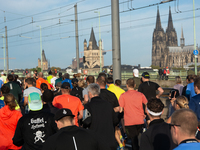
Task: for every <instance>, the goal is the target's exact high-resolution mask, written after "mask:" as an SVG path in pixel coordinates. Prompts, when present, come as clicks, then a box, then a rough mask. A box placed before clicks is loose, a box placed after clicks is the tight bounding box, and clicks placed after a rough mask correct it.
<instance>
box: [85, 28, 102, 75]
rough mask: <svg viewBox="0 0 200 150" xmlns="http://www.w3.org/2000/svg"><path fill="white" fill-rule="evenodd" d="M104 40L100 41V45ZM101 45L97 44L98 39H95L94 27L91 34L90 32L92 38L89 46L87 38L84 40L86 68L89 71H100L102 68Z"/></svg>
mask: <svg viewBox="0 0 200 150" xmlns="http://www.w3.org/2000/svg"><path fill="white" fill-rule="evenodd" d="M100 44H101V47H102V42H101V41H99V46H100ZM99 46H97V41H96V39H95V35H94V30H93V28H92V30H91V34H90V40H89V45H88V46H87V41H86V39H85V40H84V56H85V60H86V63H85V69H87V70H88V72H99V69H100V50H99ZM102 54H103V53H102V51H101V66H102V67H103V66H104V56H103V55H102Z"/></svg>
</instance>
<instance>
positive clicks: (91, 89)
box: [88, 83, 100, 99]
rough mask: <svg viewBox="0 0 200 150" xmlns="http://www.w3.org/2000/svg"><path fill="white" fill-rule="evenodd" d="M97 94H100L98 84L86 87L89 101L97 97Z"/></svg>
mask: <svg viewBox="0 0 200 150" xmlns="http://www.w3.org/2000/svg"><path fill="white" fill-rule="evenodd" d="M99 94H100V86H99V85H98V84H96V83H91V84H90V85H88V95H89V98H90V99H91V98H93V97H96V96H99Z"/></svg>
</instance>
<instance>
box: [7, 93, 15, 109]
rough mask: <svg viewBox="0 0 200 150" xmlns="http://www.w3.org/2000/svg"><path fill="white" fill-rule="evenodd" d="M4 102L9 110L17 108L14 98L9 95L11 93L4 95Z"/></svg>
mask: <svg viewBox="0 0 200 150" xmlns="http://www.w3.org/2000/svg"><path fill="white" fill-rule="evenodd" d="M4 102H5V104H6V105H8V107H9V109H10V110H15V107H16V106H17V103H16V101H15V97H14V95H13V94H11V93H9V94H6V95H5V96H4Z"/></svg>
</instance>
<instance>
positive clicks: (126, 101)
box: [119, 90, 147, 126]
mask: <svg viewBox="0 0 200 150" xmlns="http://www.w3.org/2000/svg"><path fill="white" fill-rule="evenodd" d="M146 103H147V99H146V97H145V96H144V94H142V93H140V92H137V91H135V90H128V91H127V92H125V93H123V94H121V96H120V98H119V105H120V106H121V107H122V108H123V109H124V124H125V126H131V125H139V124H143V123H144V110H143V105H142V104H146Z"/></svg>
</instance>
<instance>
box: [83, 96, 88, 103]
mask: <svg viewBox="0 0 200 150" xmlns="http://www.w3.org/2000/svg"><path fill="white" fill-rule="evenodd" d="M88 100H89V98H88V95H87V94H85V95H84V100H83V104H84V105H85V104H87V103H88Z"/></svg>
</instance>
